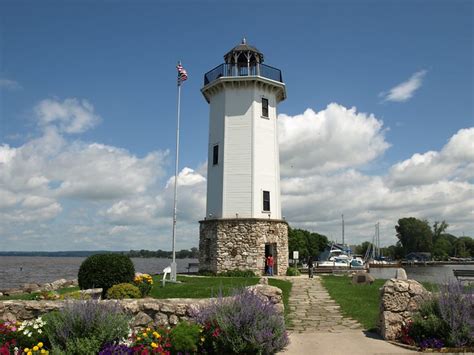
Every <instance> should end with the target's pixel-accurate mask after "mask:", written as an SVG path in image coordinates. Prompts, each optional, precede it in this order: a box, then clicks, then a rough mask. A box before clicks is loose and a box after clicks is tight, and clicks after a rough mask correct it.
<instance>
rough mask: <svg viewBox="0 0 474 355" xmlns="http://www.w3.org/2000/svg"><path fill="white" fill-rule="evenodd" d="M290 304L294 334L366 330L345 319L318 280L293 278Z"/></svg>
mask: <svg viewBox="0 0 474 355" xmlns="http://www.w3.org/2000/svg"><path fill="white" fill-rule="evenodd" d="M290 280H291V282H292V284H293V287H292V288H291V295H290V301H289V307H290V320H291V325H290V326H289V327H288V329H289V330H291V331H294V332H299V333H303V332H343V331H347V330H355V329H362V326H361V325H360V324H359V323H358V322H357V321H356V320H354V319H351V318H347V317H343V316H342V314H341V312H340V311H339V308H340V307H339V305H338V304H337V303H336V302H335V301H333V300H332V299H331V298H330V297H329V294H328V292H327V291H326V289H325V288H324V287H323V285H322V284H321V279H320V278H319V277H318V276H314V278H312V279H310V278H308V276H306V277H304V276H301V277H298V278H296V277H292V278H291V279H290Z"/></svg>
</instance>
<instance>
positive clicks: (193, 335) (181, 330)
mask: <svg viewBox="0 0 474 355" xmlns="http://www.w3.org/2000/svg"><path fill="white" fill-rule="evenodd" d="M201 332H202V329H201V327H200V326H199V325H197V324H193V323H189V322H180V323H178V325H177V326H176V327H174V328H173V329H171V333H170V338H171V344H172V347H173V350H174V352H176V353H178V354H179V353H189V352H191V353H195V352H197V350H198V346H199V340H200V338H201Z"/></svg>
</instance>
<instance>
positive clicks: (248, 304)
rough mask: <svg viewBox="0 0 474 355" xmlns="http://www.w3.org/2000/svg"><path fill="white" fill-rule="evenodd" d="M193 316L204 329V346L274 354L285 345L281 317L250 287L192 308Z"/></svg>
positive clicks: (213, 350) (210, 349) (228, 351)
mask: <svg viewBox="0 0 474 355" xmlns="http://www.w3.org/2000/svg"><path fill="white" fill-rule="evenodd" d="M193 318H194V319H195V321H196V322H197V323H198V324H200V325H201V326H202V327H203V329H204V332H205V339H206V340H205V343H204V347H205V348H206V349H205V350H206V351H208V352H210V353H218V354H220V353H223V354H274V353H276V352H278V351H280V350H282V349H283V348H285V346H286V345H288V335H287V333H286V329H285V322H284V319H283V317H282V316H281V315H280V314H279V313H278V312H277V311H276V309H275V307H274V306H273V305H272V304H271V303H270V302H268V300H264V299H262V298H261V297H260V296H258V295H257V294H256V293H255V292H253V291H251V290H246V289H243V290H239V291H237V292H236V293H235V294H234V296H233V297H230V298H222V297H219V298H217V300H216V301H215V302H213V303H212V304H211V305H209V306H206V307H201V308H199V309H197V310H196V312H195V314H194V316H193Z"/></svg>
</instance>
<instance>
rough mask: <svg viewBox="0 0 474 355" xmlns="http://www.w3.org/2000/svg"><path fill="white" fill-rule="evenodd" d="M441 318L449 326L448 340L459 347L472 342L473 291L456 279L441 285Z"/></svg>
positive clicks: (473, 339)
mask: <svg viewBox="0 0 474 355" xmlns="http://www.w3.org/2000/svg"><path fill="white" fill-rule="evenodd" d="M439 309H440V313H441V316H442V318H443V319H444V321H445V322H446V323H447V324H448V325H449V327H450V333H449V342H450V343H452V345H455V346H458V347H461V346H466V345H473V344H474V292H473V289H472V288H465V287H463V285H462V284H461V283H460V282H458V281H450V282H448V283H446V284H445V285H443V286H442V287H441V289H440V295H439Z"/></svg>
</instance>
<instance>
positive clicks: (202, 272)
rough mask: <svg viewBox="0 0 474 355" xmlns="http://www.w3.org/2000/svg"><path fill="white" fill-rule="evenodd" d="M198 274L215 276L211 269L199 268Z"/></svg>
mask: <svg viewBox="0 0 474 355" xmlns="http://www.w3.org/2000/svg"><path fill="white" fill-rule="evenodd" d="M198 275H200V276H216V273H215V272H213V271H211V270H199V271H198Z"/></svg>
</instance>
